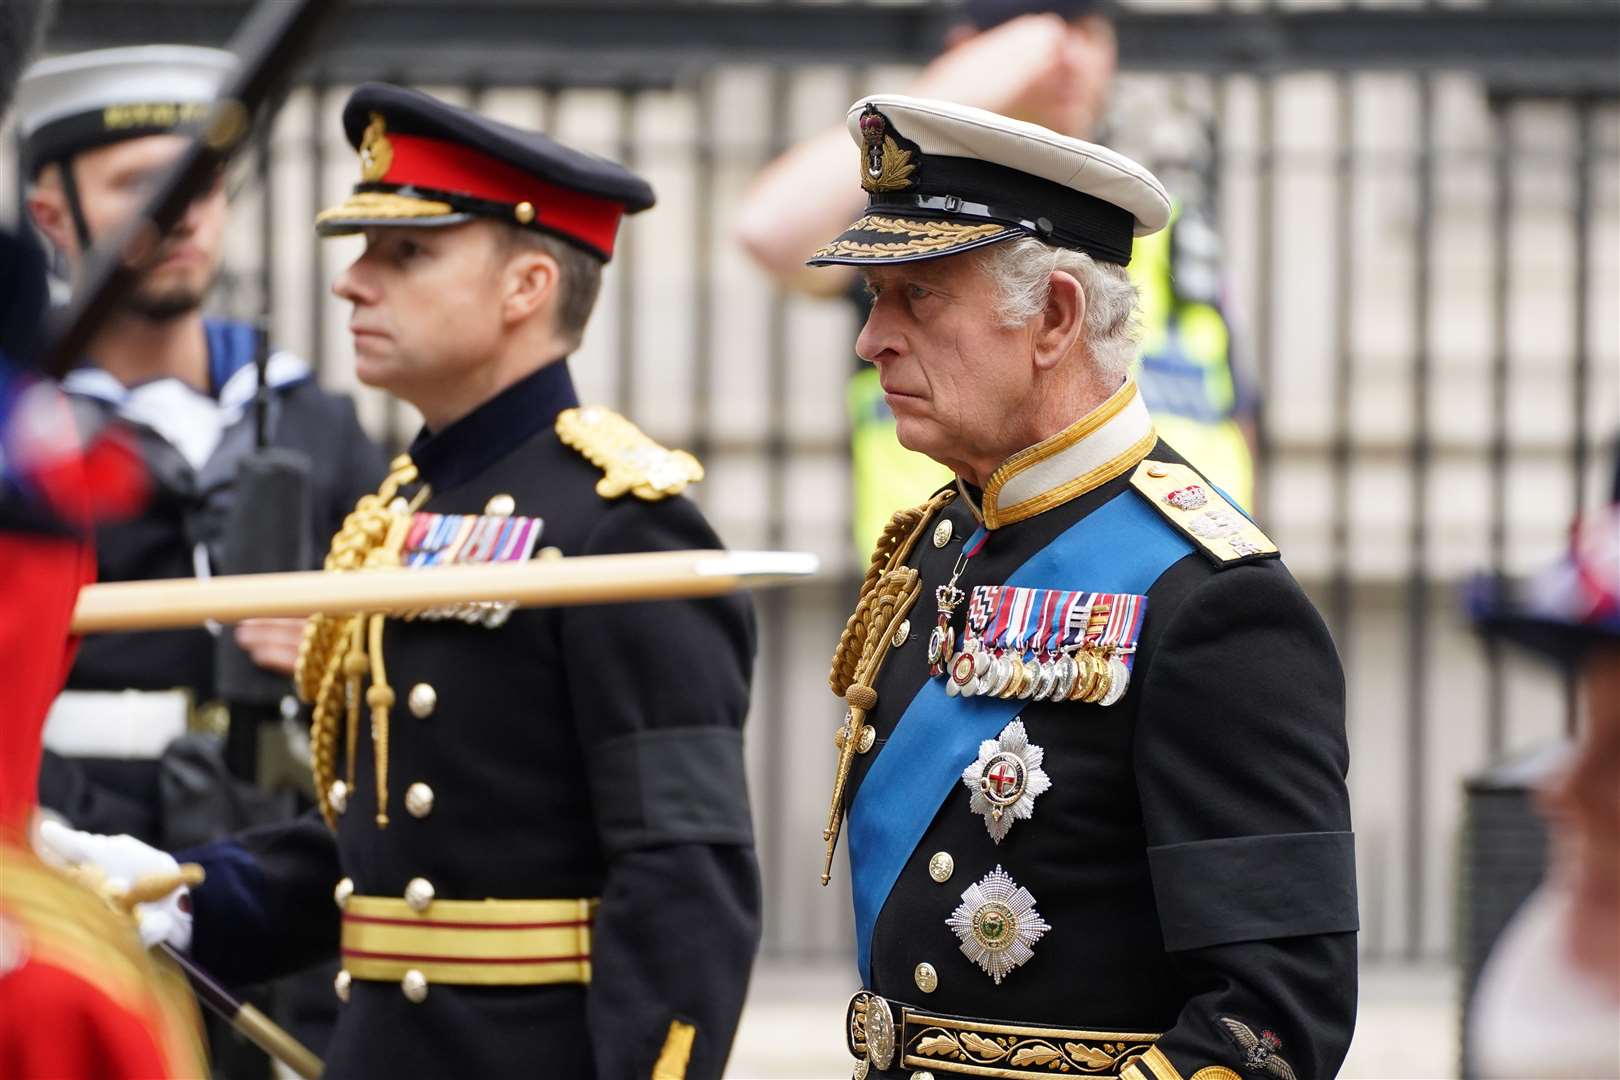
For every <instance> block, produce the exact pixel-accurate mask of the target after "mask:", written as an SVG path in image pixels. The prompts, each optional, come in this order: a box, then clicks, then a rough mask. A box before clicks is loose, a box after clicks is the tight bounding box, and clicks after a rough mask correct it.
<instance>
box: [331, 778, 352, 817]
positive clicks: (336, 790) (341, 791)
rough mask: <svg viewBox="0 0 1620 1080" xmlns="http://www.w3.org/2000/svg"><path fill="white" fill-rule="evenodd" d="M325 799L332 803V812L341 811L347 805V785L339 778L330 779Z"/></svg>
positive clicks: (346, 807) (345, 808)
mask: <svg viewBox="0 0 1620 1080" xmlns="http://www.w3.org/2000/svg"><path fill="white" fill-rule="evenodd" d="M326 801H327V802H328V803H330V804H331V805H332V811H333V812H334V813H338V814H341V813H343V811H345V810H347V809H348V807H349V785H348V784H345V783H344V782H343V781H341V780H334V781H332V786H331V787H329V788H327V789H326Z"/></svg>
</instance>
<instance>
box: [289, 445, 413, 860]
mask: <svg viewBox="0 0 1620 1080" xmlns="http://www.w3.org/2000/svg"><path fill="white" fill-rule="evenodd" d="M391 470H392V471H390V472H389V474H388V478H387V479H385V480H384V481H383V482H382V486H381V487H380V488H378V489H377V493H376V494H375V495H364V496H361V498H360V501H359V502H358V503H357V504H356V505H355V508H354V510H353V512H351V513H350V514H349V516H348V517H347V518H345V519H344V521H343V527H342V528H341V529H339V530H338V534H337V535H336V536H334V537H333V538H332V548H331V551H330V552H329V553H328V554H327V556H326V564H325V568H326V570H328V571H330V572H339V573H341V572H347V571H352V570H362V569H367V568H372V567H379V566H397V565H399V551H400V548H401V547H402V546H403V544H404V540H405V532H406V529H407V528H408V527H409V524H410V513H409V508H405V507H402V506H395V505H394V502H395V497H396V496H397V495H398V493H399V489H400V488H401V487H402V486H403V485H405V484H410V483H414V482H415V481H416V478H417V471H416V466H415V465H414V464H413V463H412V462H411V459H410V458H409V457H408V456H405V455H401V456H400V457H397V458H395V459H394V461H393V464H392V466H391ZM424 494H425V489H424ZM421 497H422V495H418V500H420V499H421ZM383 618H384V617H383V616H382V615H367V614H359V615H313V616H311V617H310V619H309V621H308V622H306V623H305V624H304V639H303V641H302V642H301V643H300V645H299V648H298V662H297V665H296V666H295V667H294V669H293V684H294V686H295V687H296V688H297V690H298V696H299V698H300V699H302V700H303V701H304V702H306V703H307V704H309V705H311V706H313V712H312V715H311V721H310V756H311V759H312V761H311V764H312V766H313V769H314V773H315V793H316V797H317V798H318V800H319V802H320V808H321V816H322V817H323V818H325V819H326V823H327V825H329V826H331V827H332V828H334V829H335V828H337V814H338V809H337V807H335V806H334V805H333V804H332V784H333V781H334V780H336V778H337V761H338V745H337V744H338V720H339V717H340V716H341V717H346V719H347V725H346V727H347V738H346V739H345V743H346V746H345V750H346V751H347V753H346V758H347V764H348V783H349V786H350V787H353V785H354V757H355V748H356V741H357V739H358V727H359V711H360V702H361V694H360V683H361V680H362V679H363V678H364V677H365V676H366V675H367V674H370V675H371V676H372V686H371V690H370V691H369V692H368V693H367V694H366V695H365V700H366V703H367V704H368V705H370V706H371V710H372V713H371V715H372V737H373V740H374V741H375V742H376V751H375V752H376V758H377V823H378V825H379V826H382V825H386V824H387V823H388V817H387V791H388V784H387V776H388V773H387V770H388V746H387V742H388V717H387V712H388V709H387V706H388V705H391V704H392V702H393V691H392V690H391V689H390V688H389V686H388V683H387V677H386V675H385V674H384V667H383V663H382V623H383ZM368 630H369V631H370V632H369V633H368V632H367V631H368ZM368 645H369V650H368V648H367V646H368ZM385 702H386V704H384V703H385ZM379 714H380V716H381V722H380V723H379V722H378V720H379Z"/></svg>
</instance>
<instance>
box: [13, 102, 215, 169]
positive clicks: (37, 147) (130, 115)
mask: <svg viewBox="0 0 1620 1080" xmlns="http://www.w3.org/2000/svg"><path fill="white" fill-rule="evenodd" d="M212 109H213V103H212V102H197V101H153V102H143V103H140V104H129V105H108V106H106V107H105V108H100V109H90V110H88V111H86V112H81V113H74V114H73V115H71V116H63V117H58V118H57V119H55V120H52V121H50V122H49V123H46V124H41V125H40V126H39V127H37V128H35V129H34V130H33V131H32V132H30V133H29V135H28V138H27V139H26V140H24V142H23V159H24V168H25V169H26V170H27V173H28V175H29V176H37V175H39V170H40V169H42V168H44V167H45V166H46V165H48V164H50V163H51V162H53V161H58V160H60V159H62V158H66V157H71V156H72V155H74V154H77V153H81V152H82V151H85V150H91V149H94V148H95V147H98V146H105V145H107V144H108V143H115V142H122V141H123V140H125V139H138V138H141V137H142V136H145V135H175V134H181V135H187V134H191V133H192V132H194V131H196V130H197V129H199V128H201V126H202V125H203V123H204V122H206V121H207V119H208V114H209V112H210V111H211V110H212Z"/></svg>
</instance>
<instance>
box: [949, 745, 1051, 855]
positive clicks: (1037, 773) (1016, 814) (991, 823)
mask: <svg viewBox="0 0 1620 1080" xmlns="http://www.w3.org/2000/svg"><path fill="white" fill-rule="evenodd" d="M1045 760H1046V751H1045V750H1044V749H1043V748H1041V747H1039V746H1036V745H1035V744H1034V743H1031V742H1030V741H1029V734H1028V732H1026V731H1025V730H1024V722H1023V721H1022V720H1014V721H1013V722H1012V723H1010V724H1008V725H1007V726H1006V727H1005V728H1002V730H1001V734H1000V735H998V736H997V737H996V738H994V739H986V740H984V741H983V742H982V743H980V744H979V756H978V759H977V760H976V761H974V762H973V764H971V765H969V766H968V767H967V768H966V769H964V770H962V784H963V786H964V787H966V788H967V789H968V791H969V792H970V793H971V795H970V798H969V800H968V808H969V809H971V810H972V811H973V812H974V813H975V814H979V815H980V816H982V817H983V818H984V827H985V829H986V830H988V831H989V833H990V839H992V840H994V841H995V842H996V843H998V844H999V843H1001V841H1002V840H1003V839H1005V838H1006V836H1007V832H1008V830H1010V829H1011V828H1012V825H1013V822H1014V821H1023V820H1026V819H1028V818H1030V817H1033V816H1034V814H1035V799H1036V797H1037V796H1039V795H1042V794H1044V793H1045V792H1046V791H1047V790H1049V789H1050V788H1051V786H1052V778H1051V777H1049V776H1047V775H1046V770H1045V769H1043V768H1042V767H1041V765H1042V763H1043V762H1044V761H1045Z"/></svg>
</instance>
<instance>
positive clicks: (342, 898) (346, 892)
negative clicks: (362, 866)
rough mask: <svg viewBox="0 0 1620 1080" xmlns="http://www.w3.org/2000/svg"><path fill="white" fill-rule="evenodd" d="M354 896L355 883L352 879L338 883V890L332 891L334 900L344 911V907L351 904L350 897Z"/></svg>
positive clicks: (345, 879)
mask: <svg viewBox="0 0 1620 1080" xmlns="http://www.w3.org/2000/svg"><path fill="white" fill-rule="evenodd" d="M353 895H354V882H353V880H351V879H350V878H344V879H343V880H342V881H340V882H338V883H337V888H335V889H333V890H332V899H333V900H334V901H335V902H336V903H337V906H338V909H339V910H342V909H343V907H344V905H346V904H347V903H348V902H349V897H351V896H353Z"/></svg>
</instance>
